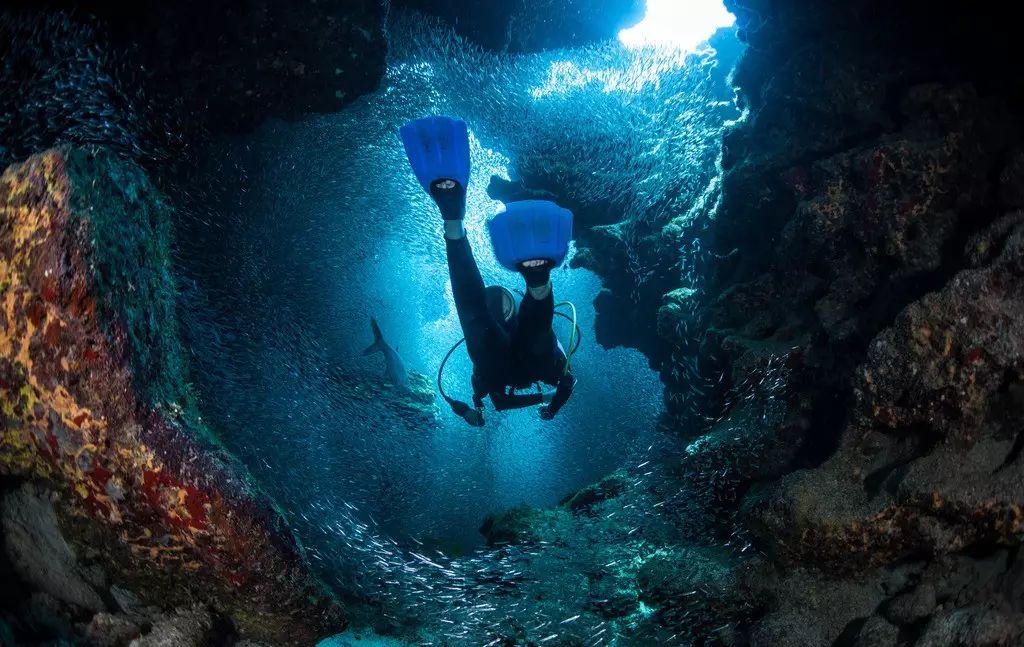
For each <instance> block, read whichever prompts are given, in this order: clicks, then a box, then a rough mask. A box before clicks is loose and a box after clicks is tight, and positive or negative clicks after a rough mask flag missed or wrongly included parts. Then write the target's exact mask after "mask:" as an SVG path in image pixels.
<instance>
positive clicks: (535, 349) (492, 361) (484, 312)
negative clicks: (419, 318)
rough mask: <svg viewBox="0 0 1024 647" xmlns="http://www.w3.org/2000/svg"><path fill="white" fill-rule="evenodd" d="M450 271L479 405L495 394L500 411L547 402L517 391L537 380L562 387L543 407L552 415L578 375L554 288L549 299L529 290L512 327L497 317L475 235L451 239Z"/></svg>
mask: <svg viewBox="0 0 1024 647" xmlns="http://www.w3.org/2000/svg"><path fill="white" fill-rule="evenodd" d="M445 242H446V247H447V250H448V272H449V274H450V276H451V281H452V292H453V294H454V295H455V308H456V309H457V310H458V313H459V323H461V324H462V332H463V334H464V335H465V336H466V348H467V349H468V350H469V357H470V359H471V360H473V402H474V404H475V406H476V407H477V408H480V407H481V406H482V405H483V398H484V397H485V396H490V398H491V402H492V403H493V404H494V408H495V409H498V410H499V411H502V410H505V409H518V408H521V407H529V406H533V405H538V404H542V403H543V401H544V396H543V395H542V394H541V393H538V392H536V391H534V392H532V393H523V394H517V393H513V390H514V389H526V388H529V387H530V386H532V385H533V384H534V383H536V382H544V383H546V384H549V385H551V386H555V387H557V390H556V391H555V394H554V396H553V397H552V400H551V403H550V404H549V405H548V406H547V407H546V408H545V409H544V410H543V411H542V413H543V414H544V417H546V418H550V417H551V416H553V415H554V414H555V413H557V412H558V410H559V409H561V408H562V406H563V405H564V404H565V403H566V401H567V400H568V399H569V396H570V395H572V389H573V386H574V385H575V383H576V380H575V379H574V378H573V376H572V373H570V372H568V371H566V370H565V369H566V357H565V354H564V353H563V352H562V350H561V349H560V348H559V346H558V341H557V340H556V338H555V333H554V331H553V330H552V329H551V322H552V320H553V318H554V313H555V300H554V296H553V295H552V294H551V292H550V291H549V292H548V295H547V296H546V297H545V298H543V299H535V298H533V297H532V296H531V295H530V294H529V293H527V295H526V296H525V297H523V300H522V302H521V303H520V305H519V315H518V317H516V319H515V323H514V326H513V327H512V330H511V331H508V330H506V329H505V328H504V327H502V326H501V324H500V323H499V322H498V321H496V320H495V319H494V317H493V316H492V314H491V311H490V309H489V308H488V307H487V297H486V292H485V288H484V281H483V278H482V277H481V276H480V270H479V268H477V265H476V260H475V259H474V258H473V250H472V249H471V248H470V246H469V241H468V240H467V239H466V238H465V237H462V238H460V239H458V240H451V239H447V238H446V239H445Z"/></svg>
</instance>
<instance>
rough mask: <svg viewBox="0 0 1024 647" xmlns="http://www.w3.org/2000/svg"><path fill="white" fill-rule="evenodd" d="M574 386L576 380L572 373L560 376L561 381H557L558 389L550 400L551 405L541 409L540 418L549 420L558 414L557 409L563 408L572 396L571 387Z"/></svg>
mask: <svg viewBox="0 0 1024 647" xmlns="http://www.w3.org/2000/svg"><path fill="white" fill-rule="evenodd" d="M575 386H576V378H575V377H573V375H572V373H566V374H565V375H563V376H562V379H560V380H558V389H557V390H556V391H555V395H554V396H553V397H552V398H551V404H549V405H547V406H544V407H541V409H540V417H541V418H544V419H545V420H551V419H552V418H554V417H555V414H556V413H558V411H559V409H561V408H562V407H563V406H565V403H566V402H568V401H569V396H571V395H572V390H573V387H575Z"/></svg>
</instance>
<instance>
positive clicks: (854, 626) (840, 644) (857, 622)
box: [832, 618, 868, 647]
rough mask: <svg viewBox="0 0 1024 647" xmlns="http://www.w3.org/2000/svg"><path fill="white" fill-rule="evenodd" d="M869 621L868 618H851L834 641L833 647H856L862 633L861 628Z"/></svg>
mask: <svg viewBox="0 0 1024 647" xmlns="http://www.w3.org/2000/svg"><path fill="white" fill-rule="evenodd" d="M867 621H868V619H867V618H856V619H854V620H851V621H850V622H849V623H847V625H846V626H845V627H843V631H842V633H840V634H839V637H838V638H836V639H835V640H834V641H833V642H832V647H854V646H855V645H856V644H857V636H858V635H859V634H860V630H861V629H863V628H864V623H866V622H867Z"/></svg>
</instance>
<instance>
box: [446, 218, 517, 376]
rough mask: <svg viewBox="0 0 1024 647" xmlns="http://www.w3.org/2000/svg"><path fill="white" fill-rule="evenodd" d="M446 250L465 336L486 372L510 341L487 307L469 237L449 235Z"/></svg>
mask: <svg viewBox="0 0 1024 647" xmlns="http://www.w3.org/2000/svg"><path fill="white" fill-rule="evenodd" d="M445 248H446V250H447V253H448V275H449V277H450V278H451V282H452V294H453V296H454V297H455V309H456V311H457V312H458V314H459V323H460V324H461V325H462V334H463V335H465V337H466V350H468V351H469V357H470V359H472V360H473V364H474V365H476V366H478V367H480V368H481V369H485V368H487V367H490V365H491V364H493V363H494V361H495V359H494V354H495V353H499V354H500V352H501V349H503V348H505V347H506V346H507V344H508V339H507V336H506V335H505V333H504V331H503V330H502V329H501V328H500V327H499V326H498V325H497V323H495V321H494V319H493V317H492V316H491V311H490V310H489V309H488V308H487V296H486V292H485V290H484V280H483V277H481V276H480V269H479V268H478V267H477V264H476V259H474V258H473V250H472V248H471V247H470V246H469V240H467V239H466V237H465V236H462V237H460V238H455V239H452V238H450V237H448V236H447V235H446V236H445Z"/></svg>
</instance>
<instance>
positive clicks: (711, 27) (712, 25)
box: [619, 0, 736, 52]
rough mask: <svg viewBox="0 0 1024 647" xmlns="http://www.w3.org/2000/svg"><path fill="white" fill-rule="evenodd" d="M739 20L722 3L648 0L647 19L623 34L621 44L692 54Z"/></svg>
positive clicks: (698, 0)
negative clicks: (720, 31) (717, 33)
mask: <svg viewBox="0 0 1024 647" xmlns="http://www.w3.org/2000/svg"><path fill="white" fill-rule="evenodd" d="M735 21H736V17H735V16H733V15H732V14H731V13H729V12H728V11H726V9H725V6H724V5H723V4H722V0H647V14H646V15H645V16H644V19H643V20H642V21H641V22H640V24H638V25H636V26H635V27H630V28H629V29H623V30H622V31H620V32H619V41H621V42H622V44H623V45H625V46H626V47H628V48H630V49H637V48H641V47H662V48H671V49H679V50H682V51H684V52H691V51H693V50H695V49H697V47H698V46H699V45H700V44H701V43H703V42H704V41H706V40H707V39H708V38H710V37H711V35H712V34H714V33H715V30H717V29H719V28H721V27H729V26H731V25H732V24H733V23H734V22H735Z"/></svg>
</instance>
